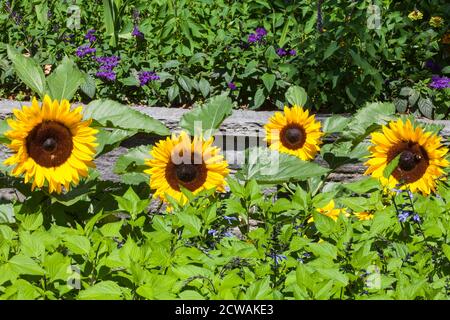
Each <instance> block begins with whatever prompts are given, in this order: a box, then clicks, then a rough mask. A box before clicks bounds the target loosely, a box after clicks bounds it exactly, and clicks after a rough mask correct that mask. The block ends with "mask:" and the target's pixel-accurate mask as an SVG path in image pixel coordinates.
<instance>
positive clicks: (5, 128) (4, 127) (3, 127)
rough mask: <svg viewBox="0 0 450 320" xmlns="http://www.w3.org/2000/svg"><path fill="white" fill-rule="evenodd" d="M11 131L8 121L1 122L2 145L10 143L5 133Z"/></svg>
mask: <svg viewBox="0 0 450 320" xmlns="http://www.w3.org/2000/svg"><path fill="white" fill-rule="evenodd" d="M9 129H10V128H9V125H8V122H6V120H0V143H5V144H7V143H10V141H9V139H8V138H6V137H5V136H4V134H5V132H6V131H8V130H9Z"/></svg>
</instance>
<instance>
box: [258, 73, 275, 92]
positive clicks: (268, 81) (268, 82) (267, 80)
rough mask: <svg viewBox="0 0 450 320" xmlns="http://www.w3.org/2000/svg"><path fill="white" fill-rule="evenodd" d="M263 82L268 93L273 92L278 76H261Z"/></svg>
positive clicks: (266, 74) (267, 74)
mask: <svg viewBox="0 0 450 320" xmlns="http://www.w3.org/2000/svg"><path fill="white" fill-rule="evenodd" d="M261 80H262V81H263V82H264V85H265V86H266V89H267V91H268V92H270V91H272V88H273V85H274V83H275V80H276V76H275V75H274V74H269V73H265V74H263V75H262V76H261Z"/></svg>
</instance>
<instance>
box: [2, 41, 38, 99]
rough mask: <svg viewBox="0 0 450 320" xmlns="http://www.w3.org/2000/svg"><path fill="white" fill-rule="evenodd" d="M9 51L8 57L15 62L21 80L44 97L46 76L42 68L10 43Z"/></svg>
mask: <svg viewBox="0 0 450 320" xmlns="http://www.w3.org/2000/svg"><path fill="white" fill-rule="evenodd" d="M7 51H8V58H9V59H10V60H11V62H12V63H13V65H14V70H15V71H16V73H17V76H18V77H19V78H20V80H22V81H23V83H25V84H26V85H27V86H28V87H29V88H30V89H31V90H33V91H34V92H36V93H37V94H38V95H39V96H40V97H41V98H43V96H44V93H45V76H44V72H43V71H42V69H41V68H40V67H39V66H38V64H37V63H36V62H35V61H34V60H33V59H31V58H27V57H25V56H24V55H23V54H21V53H19V52H18V51H17V50H16V49H14V48H13V47H11V46H10V45H8V46H7Z"/></svg>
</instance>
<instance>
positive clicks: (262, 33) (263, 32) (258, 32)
mask: <svg viewBox="0 0 450 320" xmlns="http://www.w3.org/2000/svg"><path fill="white" fill-rule="evenodd" d="M255 32H256V35H257V36H258V37H259V38H260V39H261V38H262V37H264V36H266V35H267V31H266V29H264V28H256V30H255Z"/></svg>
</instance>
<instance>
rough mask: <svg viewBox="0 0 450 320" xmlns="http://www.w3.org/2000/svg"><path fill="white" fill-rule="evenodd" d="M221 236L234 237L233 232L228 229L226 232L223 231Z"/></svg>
mask: <svg viewBox="0 0 450 320" xmlns="http://www.w3.org/2000/svg"><path fill="white" fill-rule="evenodd" d="M223 236H224V237H227V238H231V237H234V234H232V233H231V232H230V231H227V232H224V233H223Z"/></svg>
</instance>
